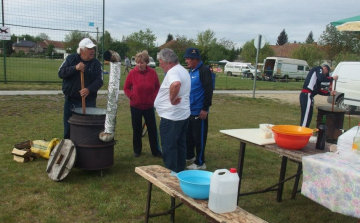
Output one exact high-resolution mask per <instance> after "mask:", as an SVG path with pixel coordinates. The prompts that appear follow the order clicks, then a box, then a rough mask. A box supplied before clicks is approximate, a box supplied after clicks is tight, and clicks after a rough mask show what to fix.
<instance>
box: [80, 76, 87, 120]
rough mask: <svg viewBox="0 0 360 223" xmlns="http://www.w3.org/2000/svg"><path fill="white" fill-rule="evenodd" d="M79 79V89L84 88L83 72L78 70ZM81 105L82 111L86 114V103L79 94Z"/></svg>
mask: <svg viewBox="0 0 360 223" xmlns="http://www.w3.org/2000/svg"><path fill="white" fill-rule="evenodd" d="M80 80H81V90H82V89H84V87H85V84H84V72H82V71H81V72H80ZM81 106H82V113H83V114H86V105H85V97H84V96H81Z"/></svg>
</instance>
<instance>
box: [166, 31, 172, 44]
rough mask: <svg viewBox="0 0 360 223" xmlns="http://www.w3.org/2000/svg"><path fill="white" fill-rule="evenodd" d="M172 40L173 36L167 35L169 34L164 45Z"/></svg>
mask: <svg viewBox="0 0 360 223" xmlns="http://www.w3.org/2000/svg"><path fill="white" fill-rule="evenodd" d="M173 39H174V37H173V35H171V34H170V33H169V34H168V35H167V38H166V41H165V43H167V42H170V41H171V40H173Z"/></svg>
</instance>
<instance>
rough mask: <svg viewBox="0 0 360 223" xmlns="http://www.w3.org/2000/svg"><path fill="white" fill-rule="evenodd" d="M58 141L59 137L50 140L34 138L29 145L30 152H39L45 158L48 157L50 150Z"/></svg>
mask: <svg viewBox="0 0 360 223" xmlns="http://www.w3.org/2000/svg"><path fill="white" fill-rule="evenodd" d="M59 142H60V139H58V138H53V139H52V140H51V141H50V142H49V141H46V140H34V141H32V145H31V148H30V149H31V152H33V153H37V154H39V155H40V156H41V157H43V158H45V159H49V157H50V153H51V151H52V150H53V149H54V148H55V146H56V145H57V144H58V143H59Z"/></svg>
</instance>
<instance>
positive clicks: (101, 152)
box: [69, 108, 115, 170]
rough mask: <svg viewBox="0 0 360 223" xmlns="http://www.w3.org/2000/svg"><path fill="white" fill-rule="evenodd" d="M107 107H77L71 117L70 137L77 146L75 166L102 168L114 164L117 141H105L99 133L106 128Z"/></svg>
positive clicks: (90, 168)
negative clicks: (84, 111)
mask: <svg viewBox="0 0 360 223" xmlns="http://www.w3.org/2000/svg"><path fill="white" fill-rule="evenodd" d="M105 117H106V109H101V108H86V114H83V113H82V108H76V109H75V110H74V112H73V115H72V116H71V117H70V119H69V123H70V139H71V141H73V143H74V144H75V147H76V161H75V167H76V168H79V169H85V170H101V169H106V168H109V167H111V166H112V165H113V164H114V145H115V141H114V140H112V141H110V142H103V141H101V140H100V139H99V133H100V132H102V131H103V130H104V124H105Z"/></svg>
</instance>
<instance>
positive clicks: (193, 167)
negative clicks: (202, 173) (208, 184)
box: [187, 163, 206, 170]
mask: <svg viewBox="0 0 360 223" xmlns="http://www.w3.org/2000/svg"><path fill="white" fill-rule="evenodd" d="M187 168H188V169H189V170H205V169H206V165H205V163H204V164H203V165H202V166H199V165H196V164H195V163H193V164H191V165H190V166H188V167H187Z"/></svg>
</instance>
